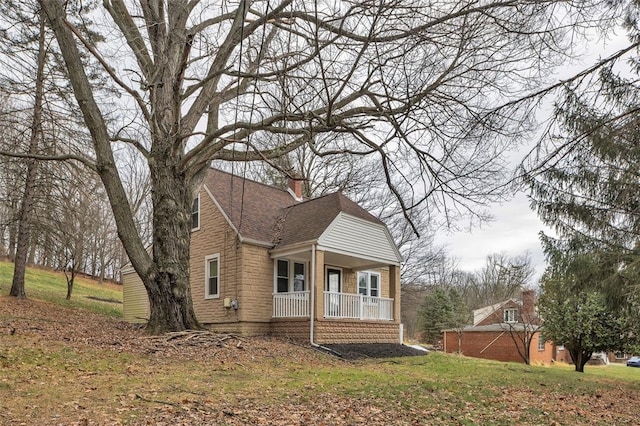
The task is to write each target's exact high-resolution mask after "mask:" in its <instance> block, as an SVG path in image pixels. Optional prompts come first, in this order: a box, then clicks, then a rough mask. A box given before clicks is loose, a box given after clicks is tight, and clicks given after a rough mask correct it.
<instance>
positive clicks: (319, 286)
mask: <svg viewBox="0 0 640 426" xmlns="http://www.w3.org/2000/svg"><path fill="white" fill-rule="evenodd" d="M315 260H316V264H315V269H316V270H315V289H314V291H315V294H314V299H315V300H314V303H315V305H314V315H315V319H316V320H318V319H322V318H324V286H325V283H324V251H322V250H318V249H316V259H315Z"/></svg>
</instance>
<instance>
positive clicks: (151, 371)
mask: <svg viewBox="0 0 640 426" xmlns="http://www.w3.org/2000/svg"><path fill="white" fill-rule="evenodd" d="M30 274H34V275H29V277H32V278H33V277H36V278H37V277H39V276H48V275H47V274H48V273H44V272H43V274H44V275H38V274H40V272H39V271H30ZM51 279H53V280H54V281H55V282H56V284H55V286H54V287H53V289H54V290H52V289H47V288H46V287H47V286H46V285H45V284H42V283H43V282H44V281H46V280H45V279H44V278H43V279H42V280H40V282H41V284H38V285H32V284H30V285H29V286H28V293H29V294H30V295H33V294H44V295H46V294H49V293H50V292H53V293H55V294H57V293H58V291H59V290H60V289H64V287H63V286H64V281H62V287H59V284H57V278H56V277H55V274H54V275H53V276H51ZM62 280H64V277H62ZM86 285H87V289H86V290H84V291H86V292H87V293H86V295H94V294H93V293H92V292H93V291H96V290H94V289H92V287H91V283H87V284H86ZM0 286H1V287H2V291H3V293H4V294H6V292H7V291H8V287H7V285H6V281H5V278H4V275H3V276H2V278H0ZM39 286H44V287H45V288H43V289H40V290H38V291H40V292H42V293H36V288H37V287H39ZM29 288H31V291H29ZM61 293H62V298H64V292H61ZM95 294H98V293H95ZM77 299H81V300H82V299H86V301H85V300H83V303H101V302H96V301H95V300H93V299H89V298H87V297H83V298H81V297H77ZM61 303H63V304H64V303H65V302H64V301H63V302H61ZM96 306H100V305H96ZM96 309H97V310H100V309H102V308H99V309H98V308H95V306H94V307H93V308H92V310H88V309H87V308H85V307H79V306H77V305H75V304H70V305H68V306H67V305H65V306H61V305H59V304H58V303H57V302H55V303H54V302H51V301H48V300H37V299H35V297H32V298H31V299H28V300H16V299H13V298H10V297H8V296H6V295H2V296H0V425H19V424H26V425H32V424H33V425H36V424H52V425H58V424H61V425H112V424H130V425H162V424H164V425H309V424H313V425H418V424H450V425H471V424H513V423H515V424H525V425H527V424H545V425H554V424H555V425H558V424H572V425H575V424H578V425H579V424H584V425H592V424H603V425H605V424H606V425H610V424H616V425H623V424H629V425H634V424H637V419H638V413H639V410H638V408H637V401H638V400H639V399H640V369H632V368H626V367H593V368H588V369H587V372H586V373H585V374H578V373H575V372H573V371H572V370H571V368H567V367H562V366H555V367H529V366H525V365H521V364H509V363H499V362H492V361H485V360H475V359H471V358H465V357H461V356H452V355H446V354H442V353H430V354H429V355H426V356H417V357H407V358H394V359H383V360H374V359H371V360H361V361H355V362H353V361H344V360H340V359H338V358H335V357H332V356H329V355H326V354H324V353H321V352H318V351H316V350H314V349H312V348H310V347H309V346H306V345H299V344H294V343H292V342H287V341H283V340H278V339H271V338H267V337H254V338H240V337H237V336H232V335H224V334H212V333H207V332H188V333H173V334H168V335H163V336H149V335H147V334H145V332H144V330H142V329H141V328H139V327H136V326H132V325H129V324H126V323H123V322H122V321H120V320H119V319H118V318H117V317H114V316H109V315H104V314H99V313H97V312H95V311H96Z"/></svg>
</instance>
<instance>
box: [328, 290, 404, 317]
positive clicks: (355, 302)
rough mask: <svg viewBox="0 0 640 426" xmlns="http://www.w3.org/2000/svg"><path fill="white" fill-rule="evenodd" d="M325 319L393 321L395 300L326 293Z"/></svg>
mask: <svg viewBox="0 0 640 426" xmlns="http://www.w3.org/2000/svg"><path fill="white" fill-rule="evenodd" d="M324 317H325V318H354V319H360V320H368V319H374V320H390V321H391V320H393V299H388V298H385V297H371V296H363V295H361V294H346V293H335V292H329V291H325V292H324Z"/></svg>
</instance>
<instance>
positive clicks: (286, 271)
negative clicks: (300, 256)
mask: <svg viewBox="0 0 640 426" xmlns="http://www.w3.org/2000/svg"><path fill="white" fill-rule="evenodd" d="M305 290H306V264H305V263H302V262H294V261H291V260H288V259H278V260H277V261H276V292H277V293H291V292H295V291H305Z"/></svg>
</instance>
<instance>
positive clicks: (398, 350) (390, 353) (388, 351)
mask: <svg viewBox="0 0 640 426" xmlns="http://www.w3.org/2000/svg"><path fill="white" fill-rule="evenodd" d="M322 347H323V348H328V349H329V350H330V351H329V352H330V353H333V354H334V355H337V356H339V357H340V358H343V359H349V360H352V359H362V358H395V357H401V356H418V355H426V354H427V352H426V351H421V350H420V349H416V348H412V347H410V346H405V345H400V344H397V343H345V344H335V345H333V344H332V345H322Z"/></svg>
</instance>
